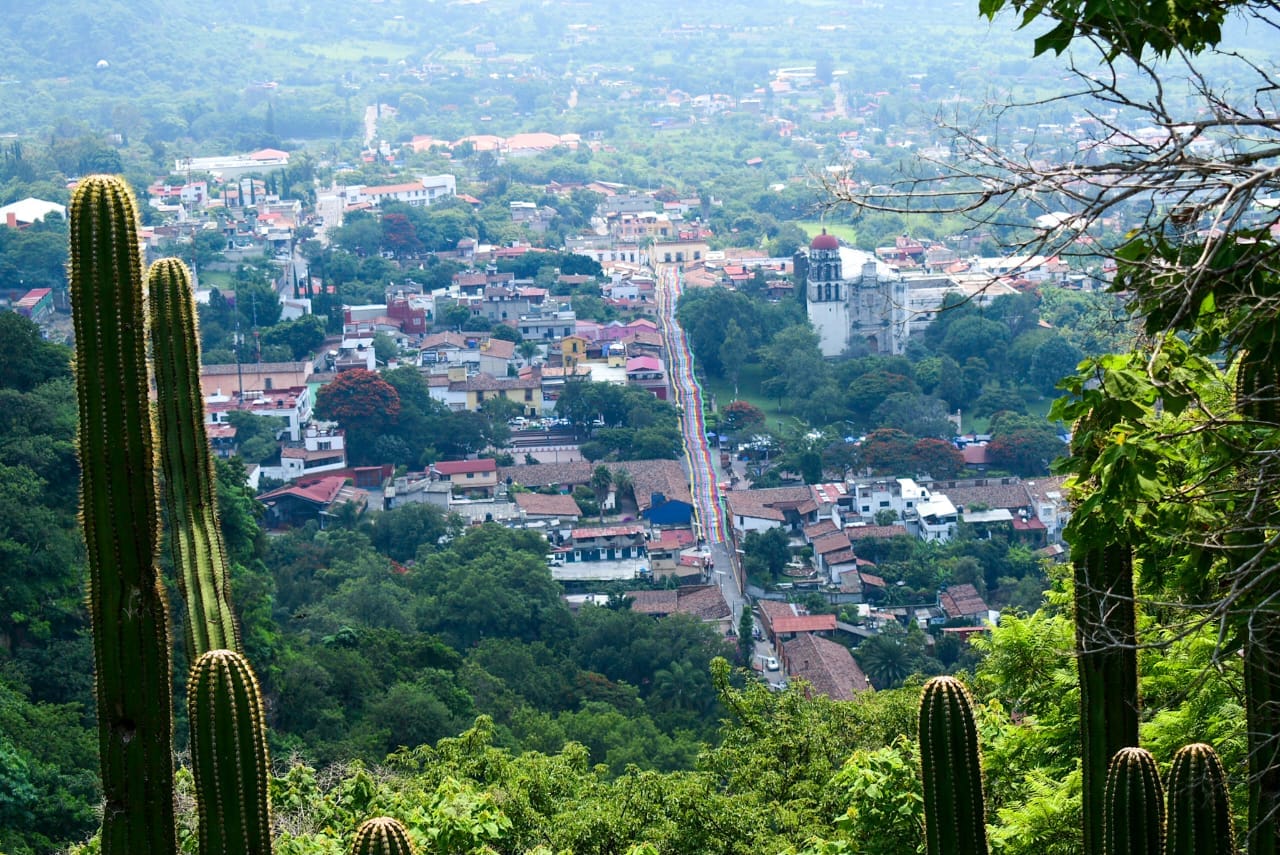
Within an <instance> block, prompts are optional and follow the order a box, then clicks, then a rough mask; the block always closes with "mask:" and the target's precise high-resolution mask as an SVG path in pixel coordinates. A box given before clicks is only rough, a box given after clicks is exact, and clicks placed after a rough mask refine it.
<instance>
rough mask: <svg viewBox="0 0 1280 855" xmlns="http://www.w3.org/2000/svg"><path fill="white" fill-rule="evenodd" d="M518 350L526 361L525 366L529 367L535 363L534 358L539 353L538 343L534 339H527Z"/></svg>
mask: <svg viewBox="0 0 1280 855" xmlns="http://www.w3.org/2000/svg"><path fill="white" fill-rule="evenodd" d="M517 349H518V350H519V351H520V356H521V357H522V358H523V359H524V363H525V365H529V364H531V363H532V362H533V357H534V356H535V355H536V354H537V353H538V343H537V342H536V341H533V340H532V339H525V340H524V341H522V342H520V344H519V347H518V348H517Z"/></svg>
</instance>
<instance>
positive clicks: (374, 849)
mask: <svg viewBox="0 0 1280 855" xmlns="http://www.w3.org/2000/svg"><path fill="white" fill-rule="evenodd" d="M351 855H414V850H413V844H412V843H411V842H409V834H408V832H406V831H405V828H404V826H403V825H401V824H400V823H399V821H397V820H395V819H392V818H391V817H389V816H378V817H374V818H373V819H366V820H365V821H364V822H362V823H360V827H359V828H358V829H356V837H355V840H354V841H353V842H352V843H351Z"/></svg>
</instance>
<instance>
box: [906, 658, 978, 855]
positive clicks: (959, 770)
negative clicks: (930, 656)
mask: <svg viewBox="0 0 1280 855" xmlns="http://www.w3.org/2000/svg"><path fill="white" fill-rule="evenodd" d="M920 775H921V780H922V783H923V784H924V817H925V822H924V830H925V841H926V845H927V847H928V852H929V855H986V852H987V827H986V809H985V807H984V804H983V795H982V757H981V754H980V753H979V750H978V728H977V725H976V723H975V722H974V720H973V706H972V703H971V702H970V700H969V692H968V690H967V689H965V687H964V685H963V684H962V683H961V682H960V681H959V680H956V679H955V678H954V677H934V678H933V679H931V680H929V682H927V683H925V684H924V691H923V693H922V694H921V696H920Z"/></svg>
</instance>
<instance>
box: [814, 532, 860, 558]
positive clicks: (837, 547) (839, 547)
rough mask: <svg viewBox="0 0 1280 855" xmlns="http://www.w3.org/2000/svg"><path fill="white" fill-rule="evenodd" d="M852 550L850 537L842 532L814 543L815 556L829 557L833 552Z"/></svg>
mask: <svg viewBox="0 0 1280 855" xmlns="http://www.w3.org/2000/svg"><path fill="white" fill-rule="evenodd" d="M851 549H852V544H850V543H849V537H848V536H847V535H846V534H845V533H844V532H842V531H836V532H832V533H831V534H828V535H826V536H825V537H820V538H818V539H817V540H815V541H813V554H814V555H827V554H828V553H832V552H846V551H849V550H851Z"/></svg>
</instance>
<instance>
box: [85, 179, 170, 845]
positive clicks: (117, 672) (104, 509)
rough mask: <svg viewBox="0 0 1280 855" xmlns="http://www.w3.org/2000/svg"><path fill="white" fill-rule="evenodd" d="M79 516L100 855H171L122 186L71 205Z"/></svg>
mask: <svg viewBox="0 0 1280 855" xmlns="http://www.w3.org/2000/svg"><path fill="white" fill-rule="evenodd" d="M70 232H71V247H70V256H71V259H70V279H71V301H72V314H73V320H74V325H75V335H76V394H77V398H78V401H79V406H80V430H79V434H78V443H79V455H80V466H81V502H80V505H81V516H82V522H83V526H84V538H85V546H86V549H87V557H88V564H89V613H90V622H91V625H92V629H93V654H94V667H95V672H96V697H97V708H98V740H99V749H100V755H101V757H100V762H101V766H102V788H103V795H104V797H105V800H106V804H105V807H104V811H103V820H102V851H103V853H104V855H115V853H120V855H148V853H156V855H169V853H172V852H174V851H175V850H176V837H175V832H174V828H175V826H174V812H173V747H172V728H173V724H172V715H171V710H170V704H171V703H172V700H173V693H172V679H171V673H170V669H171V665H170V659H169V644H170V640H169V615H168V605H167V603H166V600H165V595H164V588H163V586H162V585H161V581H160V578H159V573H158V572H157V569H156V563H155V561H156V552H157V547H158V544H159V540H160V515H159V508H158V506H157V504H156V484H155V469H154V462H153V461H154V457H153V439H154V437H153V433H152V423H151V408H150V404H149V402H148V392H149V385H148V376H147V363H146V336H145V334H144V332H145V316H144V312H143V294H142V258H141V255H140V251H139V247H138V233H137V212H136V209H135V206H134V201H133V196H132V194H131V193H130V192H129V189H128V186H127V185H126V184H125V183H124V182H123V181H122V180H120V179H119V178H115V177H111V176H91V177H89V178H86V179H84V180H83V181H81V182H80V184H79V186H78V187H77V188H76V191H75V193H74V194H73V196H72V199H71V210H70Z"/></svg>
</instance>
